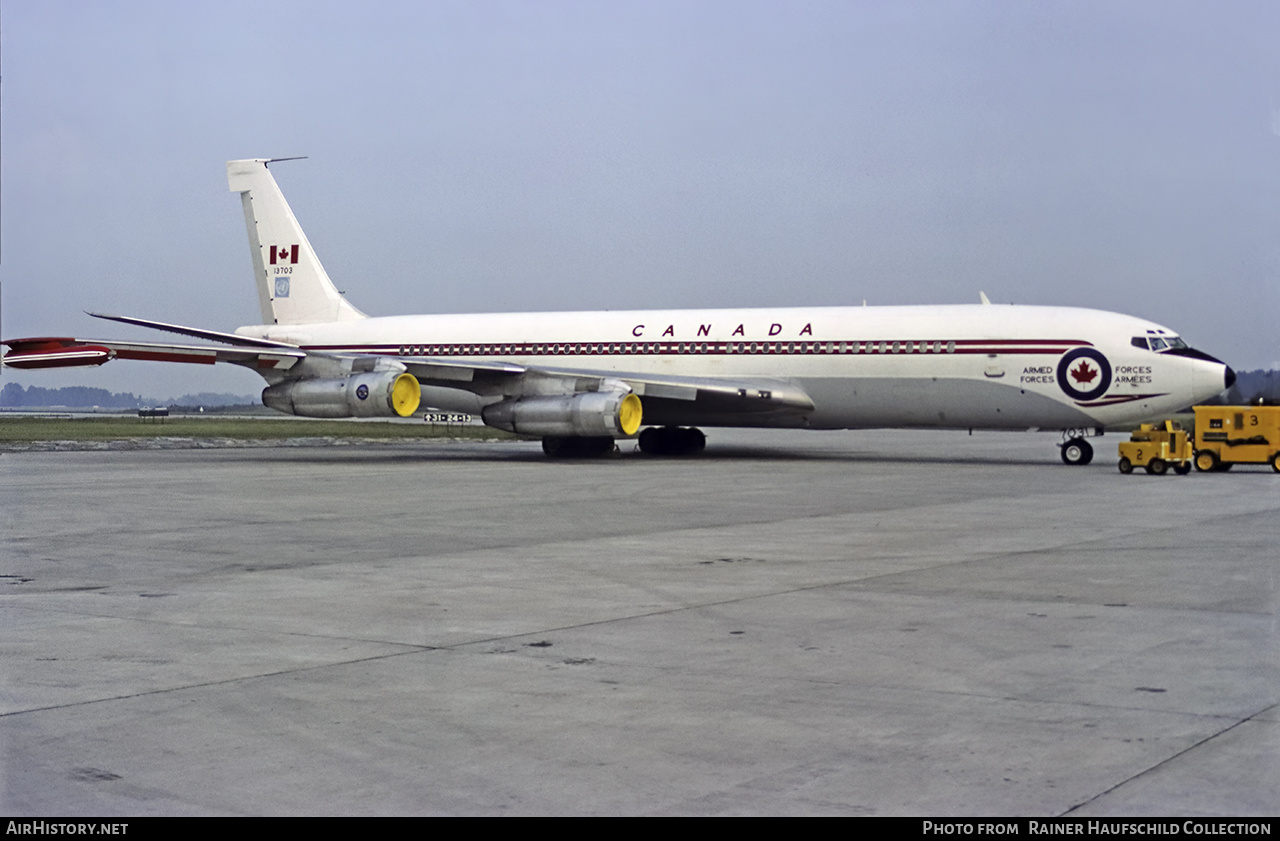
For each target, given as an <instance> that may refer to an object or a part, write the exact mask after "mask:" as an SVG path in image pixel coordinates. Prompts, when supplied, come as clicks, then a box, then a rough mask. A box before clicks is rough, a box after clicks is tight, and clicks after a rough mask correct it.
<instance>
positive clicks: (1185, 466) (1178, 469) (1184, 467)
mask: <svg viewBox="0 0 1280 841" xmlns="http://www.w3.org/2000/svg"><path fill="white" fill-rule="evenodd" d="M1276 469H1277V470H1280V468H1276ZM1173 472H1174V473H1177V474H1178V475H1179V476H1186V475H1187V474H1188V473H1190V472H1191V462H1189V461H1180V462H1178V463H1177V464H1175V465H1174V466H1173Z"/></svg>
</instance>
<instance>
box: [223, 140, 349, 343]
mask: <svg viewBox="0 0 1280 841" xmlns="http://www.w3.org/2000/svg"><path fill="white" fill-rule="evenodd" d="M271 160H272V159H270V158H253V159H250V160H244V161H227V184H228V185H229V187H230V189H231V192H233V193H239V194H240V202H241V204H243V206H244V223H245V227H246V228H247V229H248V231H249V253H250V255H251V256H252V257H253V274H254V279H255V280H256V281H257V284H258V304H259V306H261V307H262V322H263V323H264V324H314V323H317V322H329V321H355V320H358V319H361V318H365V317H366V316H365V314H364V313H362V312H360V310H358V309H356V308H355V307H353V306H352V305H351V304H350V303H348V302H347V299H346V298H344V297H342V293H341V292H339V291H338V289H337V287H335V286H334V285H333V281H331V280H329V275H327V274H326V273H325V270H324V266H322V265H320V260H319V258H317V257H316V253H315V251H314V250H312V248H311V243H310V242H308V241H307V236H306V234H304V233H303V232H302V226H300V225H299V224H298V220H297V219H296V218H294V215H293V211H292V210H290V209H289V203H288V202H286V201H285V200H284V194H283V193H281V192H280V188H279V186H277V185H276V180H275V178H273V177H271V173H270V172H268V171H267V164H269V163H271Z"/></svg>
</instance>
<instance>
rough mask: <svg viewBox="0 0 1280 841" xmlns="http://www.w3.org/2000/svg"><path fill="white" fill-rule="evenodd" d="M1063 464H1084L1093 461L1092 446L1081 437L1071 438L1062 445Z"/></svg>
mask: <svg viewBox="0 0 1280 841" xmlns="http://www.w3.org/2000/svg"><path fill="white" fill-rule="evenodd" d="M1062 461H1063V463H1064V464H1079V465H1085V464H1088V463H1089V462H1091V461H1093V446H1092V445H1091V444H1090V443H1089V442H1088V441H1086V440H1084V439H1083V438H1072V439H1071V440H1070V441H1068V442H1067V443H1065V444H1063V445H1062Z"/></svg>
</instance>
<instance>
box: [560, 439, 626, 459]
mask: <svg viewBox="0 0 1280 841" xmlns="http://www.w3.org/2000/svg"><path fill="white" fill-rule="evenodd" d="M614 447H615V445H614V443H613V439H612V438H609V437H607V436H606V437H598V436H590V437H587V436H577V435H575V436H556V435H548V436H547V437H546V438H543V439H542V452H544V453H546V454H547V455H548V456H550V457H551V458H596V457H597V456H604V455H608V454H609V453H612V452H613V450H614Z"/></svg>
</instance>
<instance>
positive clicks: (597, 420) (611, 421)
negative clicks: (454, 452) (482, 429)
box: [480, 391, 642, 438]
mask: <svg viewBox="0 0 1280 841" xmlns="http://www.w3.org/2000/svg"><path fill="white" fill-rule="evenodd" d="M641 414H642V412H641V408H640V398H639V397H637V396H636V395H635V394H633V393H631V392H623V391H591V392H587V393H585V394H572V395H564V396H545V397H520V398H517V399H515V400H504V401H502V402H501V403H494V404H493V405H491V406H486V407H485V408H484V411H483V412H481V413H480V417H482V418H483V419H484V422H485V423H487V424H488V425H489V426H496V427H497V428H498V429H505V430H507V431H508V432H515V433H518V434H520V435H537V436H549V437H610V438H626V437H627V436H629V435H634V434H635V433H636V430H637V429H639V428H640V418H641Z"/></svg>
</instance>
